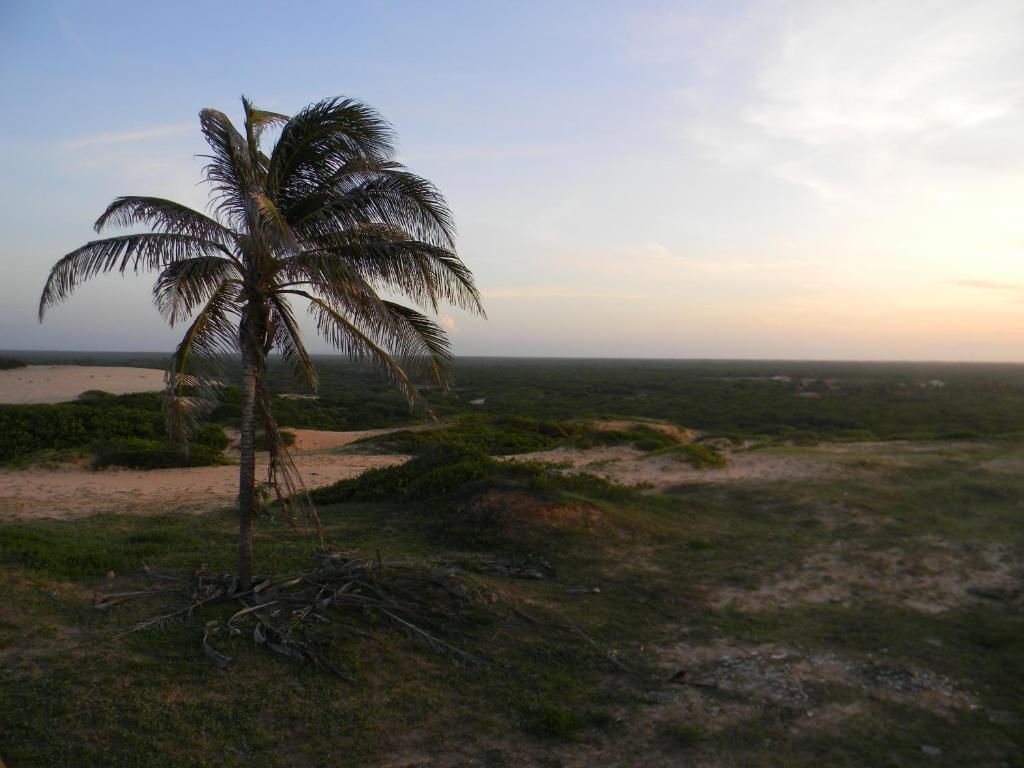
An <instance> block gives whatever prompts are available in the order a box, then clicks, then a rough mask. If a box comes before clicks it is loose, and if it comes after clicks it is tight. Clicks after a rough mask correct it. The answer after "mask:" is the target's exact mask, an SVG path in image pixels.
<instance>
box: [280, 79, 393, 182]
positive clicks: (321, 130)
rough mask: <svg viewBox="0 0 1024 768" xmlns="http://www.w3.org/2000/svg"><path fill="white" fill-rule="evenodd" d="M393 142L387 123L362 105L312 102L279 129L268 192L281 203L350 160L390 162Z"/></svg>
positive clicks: (340, 100)
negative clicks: (279, 133) (279, 134)
mask: <svg viewBox="0 0 1024 768" xmlns="http://www.w3.org/2000/svg"><path fill="white" fill-rule="evenodd" d="M393 142H394V133H393V131H392V129H391V125H390V124H389V123H388V122H387V121H386V120H384V118H383V117H381V116H380V114H379V113H378V112H377V111H376V110H374V109H373V108H372V107H369V106H367V105H366V104H363V103H361V102H358V101H356V100H354V99H343V98H333V99H325V100H323V101H320V102H317V103H316V104H311V105H310V106H308V107H306V108H305V109H303V110H302V111H300V112H299V113H298V114H296V115H295V116H294V117H292V118H291V119H290V120H289V121H288V122H287V124H285V126H284V128H283V129H282V130H281V136H280V137H279V138H278V141H277V144H276V145H275V146H274V150H273V152H272V153H271V155H270V165H269V168H268V174H267V191H268V192H269V193H270V194H271V195H273V196H274V197H275V199H278V200H281V201H289V200H294V199H296V198H299V197H302V196H304V195H305V194H306V193H308V192H309V191H310V190H311V189H313V188H315V187H317V186H318V185H319V184H320V183H321V182H322V181H323V180H324V179H326V178H329V177H331V176H332V175H333V174H334V173H335V172H336V171H337V170H338V169H339V168H341V167H343V166H344V165H345V164H346V163H348V162H350V161H351V160H352V159H353V158H375V159H379V160H390V159H391V158H392V157H393V155H394V144H393Z"/></svg>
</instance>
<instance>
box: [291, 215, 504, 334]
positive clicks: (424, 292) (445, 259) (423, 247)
mask: <svg viewBox="0 0 1024 768" xmlns="http://www.w3.org/2000/svg"><path fill="white" fill-rule="evenodd" d="M314 255H315V256H316V257H318V258H319V259H320V260H322V261H331V260H336V261H337V262H338V263H341V264H344V265H346V267H347V268H348V269H350V270H352V271H356V272H358V273H359V274H360V275H362V276H363V277H364V278H365V279H366V280H367V281H368V282H370V283H372V284H375V285H378V286H380V287H381V288H382V289H384V290H393V291H398V292H399V293H401V294H403V295H404V296H407V297H408V298H410V299H411V300H412V301H414V302H416V303H417V304H419V305H420V306H422V307H430V308H431V309H432V310H433V311H434V312H437V311H438V308H439V305H440V304H442V303H445V304H451V305H453V306H456V307H459V308H460V309H466V310H468V311H471V312H475V313H477V314H480V315H484V314H485V313H484V309H483V304H482V302H481V299H480V293H479V291H478V290H477V287H476V283H475V281H474V280H473V273H472V272H470V271H469V269H468V268H467V267H466V265H465V264H464V263H463V262H462V260H461V259H460V258H459V257H458V256H457V255H456V254H455V252H454V251H450V250H448V249H447V248H442V247H440V246H436V245H430V244H428V243H424V242H421V241H419V240H415V239H412V238H411V237H410V236H409V235H408V234H407V233H405V232H403V231H401V230H395V229H391V228H388V227H382V226H372V227H362V228H359V229H355V230H352V231H350V232H346V233H344V234H343V235H339V236H336V237H332V238H329V239H328V240H327V241H326V242H325V243H324V247H323V248H322V249H321V250H320V251H318V252H314V254H311V255H310V256H309V258H310V259H311V260H312V258H313V256H314Z"/></svg>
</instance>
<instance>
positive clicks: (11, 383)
mask: <svg viewBox="0 0 1024 768" xmlns="http://www.w3.org/2000/svg"><path fill="white" fill-rule="evenodd" d="M163 387H164V372H163V371H160V370H156V369H155V368H115V367H102V366H85V365H30V366H28V367H26V368H15V369H13V370H9V371H0V403H65V402H67V401H69V400H75V399H77V397H78V396H79V395H80V394H82V393H83V392H88V391H89V390H90V389H100V390H103V391H104V392H110V393H112V394H115V395H123V394H126V393H128V392H155V391H158V390H161V389H163Z"/></svg>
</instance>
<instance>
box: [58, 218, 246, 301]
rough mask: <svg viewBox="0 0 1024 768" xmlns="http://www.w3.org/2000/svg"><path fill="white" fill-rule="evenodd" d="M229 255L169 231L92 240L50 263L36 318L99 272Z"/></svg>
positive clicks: (216, 246) (220, 247)
mask: <svg viewBox="0 0 1024 768" xmlns="http://www.w3.org/2000/svg"><path fill="white" fill-rule="evenodd" d="M230 255H231V254H230V252H229V251H228V250H227V249H226V248H225V247H224V246H223V245H221V244H220V243H217V242H213V241H211V240H204V239H202V238H199V237H195V236H193V235H186V234H179V233H173V232H148V233H143V234H136V235H122V236H120V237H109V238H106V239H104V240H93V241H92V242H89V243H86V244H85V245H83V246H82V247H81V248H78V249H76V250H74V251H72V252H71V253H69V254H68V255H67V256H65V257H64V258H62V259H60V260H59V261H58V262H57V263H56V264H54V265H53V268H52V269H51V270H50V275H49V277H47V279H46V285H45V286H44V287H43V294H42V297H41V298H40V300H39V319H40V320H42V319H43V317H44V316H45V314H46V310H47V309H49V308H50V307H52V306H55V305H57V304H60V303H61V302H63V301H65V300H66V299H67V298H68V297H69V296H70V295H71V294H72V292H73V291H74V290H75V288H76V287H77V286H79V285H80V284H81V283H83V282H85V281H86V280H88V279H89V278H92V277H95V276H96V275H99V274H101V273H103V272H111V271H113V270H115V269H116V270H117V271H119V272H121V273H122V274H124V272H126V271H127V270H128V269H131V270H133V271H134V272H136V273H138V272H141V271H145V270H154V269H162V268H164V267H167V266H168V265H170V264H173V263H174V262H177V261H184V260H186V259H193V258H196V257H200V256H228V257H230Z"/></svg>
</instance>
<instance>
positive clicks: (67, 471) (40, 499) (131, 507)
mask: <svg viewBox="0 0 1024 768" xmlns="http://www.w3.org/2000/svg"><path fill="white" fill-rule="evenodd" d="M294 458H295V465H296V467H297V468H298V470H299V473H300V474H301V475H302V478H303V480H304V481H305V483H306V487H307V488H311V489H312V488H320V487H322V486H325V485H330V484H331V483H336V482H338V481H339V480H345V479H348V478H350V477H355V476H356V475H358V474H360V473H362V472H364V471H366V470H367V469H372V468H375V467H385V466H390V465H392V464H398V463H401V462H402V461H405V459H406V457H405V456H317V455H296V456H295V457H294ZM261 459H262V460H261V461H260V462H258V464H257V469H256V477H257V479H259V478H261V477H262V478H265V477H266V454H262V455H261ZM237 495H238V467H237V466H234V465H228V466H223V467H192V468H188V469H150V470H146V471H138V470H130V469H109V470H102V471H99V472H96V471H92V470H88V469H82V468H78V467H70V466H62V467H58V468H55V469H44V468H38V467H33V468H31V469H26V470H7V469H4V470H0V519H11V518H23V519H26V518H33V519H41V518H68V517H78V516H84V515H92V514H96V513H98V512H125V513H131V514H160V513H173V512H187V513H196V512H204V511H208V510H211V509H216V508H218V507H224V506H230V505H231V504H233V503H234V501H235V497H236V496H237Z"/></svg>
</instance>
